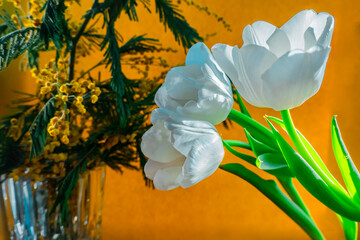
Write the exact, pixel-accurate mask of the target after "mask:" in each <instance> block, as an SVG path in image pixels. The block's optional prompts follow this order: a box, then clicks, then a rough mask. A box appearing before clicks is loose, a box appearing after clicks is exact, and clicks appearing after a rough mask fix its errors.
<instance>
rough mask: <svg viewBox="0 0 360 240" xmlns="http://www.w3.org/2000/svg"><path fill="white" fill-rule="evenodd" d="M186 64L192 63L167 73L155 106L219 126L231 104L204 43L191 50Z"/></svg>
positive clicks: (227, 86)
mask: <svg viewBox="0 0 360 240" xmlns="http://www.w3.org/2000/svg"><path fill="white" fill-rule="evenodd" d="M187 63H192V64H191V65H188V66H185V67H176V68H173V69H172V70H171V71H170V72H169V73H168V74H167V76H166V78H165V83H164V84H163V85H162V86H161V88H160V89H159V90H158V92H157V93H156V95H155V103H156V104H157V105H158V106H159V107H160V108H165V109H168V110H170V111H173V112H176V113H178V114H180V115H182V116H185V117H188V118H193V119H198V120H206V121H209V122H211V123H212V124H218V123H221V122H222V121H224V120H225V119H226V117H227V116H228V114H229V112H230V110H231V108H232V105H233V97H232V89H231V84H230V81H229V79H228V77H227V76H226V74H225V73H224V72H223V71H222V70H221V68H220V67H219V65H218V64H217V63H216V61H215V59H214V58H213V56H212V55H211V53H210V51H209V50H208V48H207V47H206V46H205V45H204V44H195V45H194V46H193V47H191V49H190V50H189V53H188V58H187Z"/></svg>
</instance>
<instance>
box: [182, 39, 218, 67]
mask: <svg viewBox="0 0 360 240" xmlns="http://www.w3.org/2000/svg"><path fill="white" fill-rule="evenodd" d="M209 59H210V60H212V59H213V56H212V55H211V52H210V50H209V49H208V47H207V46H206V45H205V44H204V43H202V42H198V43H196V44H194V45H193V46H192V47H191V48H190V49H189V52H188V54H187V55H186V60H185V65H186V66H188V65H191V64H197V65H199V66H201V65H203V64H204V63H205V62H207V61H208V60H209Z"/></svg>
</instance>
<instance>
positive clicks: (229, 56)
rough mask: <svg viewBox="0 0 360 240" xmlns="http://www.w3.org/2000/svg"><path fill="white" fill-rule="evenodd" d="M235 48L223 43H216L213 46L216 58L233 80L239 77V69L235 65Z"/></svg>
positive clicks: (212, 49)
mask: <svg viewBox="0 0 360 240" xmlns="http://www.w3.org/2000/svg"><path fill="white" fill-rule="evenodd" d="M236 48H237V47H236ZM233 49H234V47H232V46H229V45H226V44H221V43H218V44H215V45H214V46H213V47H212V48H211V51H212V53H213V54H214V58H215V59H216V61H217V62H218V64H219V65H220V67H221V68H222V70H223V71H224V72H225V73H226V74H227V75H228V76H229V77H230V79H231V80H232V81H233V80H235V79H237V78H238V75H237V70H236V67H235V65H234V59H233Z"/></svg>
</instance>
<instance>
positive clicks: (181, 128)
mask: <svg viewBox="0 0 360 240" xmlns="http://www.w3.org/2000/svg"><path fill="white" fill-rule="evenodd" d="M165 126H166V128H167V129H169V130H170V131H171V140H172V143H173V146H174V148H176V150H178V151H179V152H181V153H182V154H183V155H184V156H186V160H185V164H184V166H183V176H184V178H183V179H182V180H181V183H180V185H181V186H182V187H184V188H187V187H190V186H192V185H194V184H195V183H197V182H199V181H201V180H202V179H204V178H206V177H208V176H210V175H211V174H212V173H213V172H215V170H216V169H217V167H218V166H219V165H220V163H221V161H222V159H223V156H224V148H223V145H222V141H221V138H220V136H219V134H218V133H217V131H216V129H215V128H214V126H213V125H212V124H210V123H209V122H206V121H194V120H193V121H191V120H187V119H184V118H176V119H173V118H172V119H171V120H170V119H169V120H167V121H166V122H165Z"/></svg>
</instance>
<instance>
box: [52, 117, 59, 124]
mask: <svg viewBox="0 0 360 240" xmlns="http://www.w3.org/2000/svg"><path fill="white" fill-rule="evenodd" d="M58 121H59V118H58V117H53V118H51V120H50V123H51V125H55V124H56V123H57V122H58Z"/></svg>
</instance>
